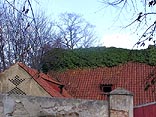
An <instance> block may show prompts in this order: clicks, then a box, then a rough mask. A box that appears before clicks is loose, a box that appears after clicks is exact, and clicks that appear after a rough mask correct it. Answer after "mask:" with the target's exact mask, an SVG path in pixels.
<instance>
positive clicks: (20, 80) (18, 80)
mask: <svg viewBox="0 0 156 117" xmlns="http://www.w3.org/2000/svg"><path fill="white" fill-rule="evenodd" d="M24 80H25V79H20V78H19V76H18V75H16V76H15V78H14V79H9V81H10V82H12V83H13V84H14V85H16V86H18V85H19V84H21V83H22V82H23V81H24Z"/></svg>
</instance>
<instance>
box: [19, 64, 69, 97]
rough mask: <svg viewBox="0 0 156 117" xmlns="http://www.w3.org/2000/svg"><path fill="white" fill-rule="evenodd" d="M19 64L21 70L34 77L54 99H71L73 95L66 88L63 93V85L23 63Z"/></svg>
mask: <svg viewBox="0 0 156 117" xmlns="http://www.w3.org/2000/svg"><path fill="white" fill-rule="evenodd" d="M17 64H18V65H19V66H20V67H21V68H23V69H24V70H25V71H26V72H27V73H28V74H29V75H30V76H32V78H33V79H34V80H35V81H36V82H37V83H38V84H39V85H40V86H41V87H42V88H43V89H44V90H45V91H46V92H47V93H49V94H50V95H51V96H52V97H67V98H69V97H71V95H69V94H68V93H67V91H66V90H65V89H64V88H63V89H62V91H61V89H60V86H63V85H62V84H61V83H59V82H57V81H55V80H53V79H52V78H51V77H50V76H48V75H46V74H44V73H41V72H38V71H37V70H35V69H32V68H29V67H27V66H26V65H24V64H23V63H20V62H18V63H17Z"/></svg>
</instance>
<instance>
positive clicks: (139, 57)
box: [42, 46, 156, 72]
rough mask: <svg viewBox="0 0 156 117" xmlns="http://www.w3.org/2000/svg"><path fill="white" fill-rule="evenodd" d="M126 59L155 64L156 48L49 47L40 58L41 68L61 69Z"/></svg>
mask: <svg viewBox="0 0 156 117" xmlns="http://www.w3.org/2000/svg"><path fill="white" fill-rule="evenodd" d="M128 61H133V62H140V63H146V64H148V65H152V66H153V65H156V48H155V46H149V47H148V48H147V49H142V50H128V49H122V48H115V47H110V48H106V47H92V48H79V49H73V50H71V49H70V50H69V49H58V48H55V49H51V50H50V51H48V52H47V53H46V54H45V55H44V57H43V60H42V70H43V72H47V71H48V70H54V71H62V70H66V69H76V68H95V67H113V66H117V65H119V64H121V63H126V62H128Z"/></svg>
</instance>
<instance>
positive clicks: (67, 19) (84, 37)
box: [57, 13, 96, 49]
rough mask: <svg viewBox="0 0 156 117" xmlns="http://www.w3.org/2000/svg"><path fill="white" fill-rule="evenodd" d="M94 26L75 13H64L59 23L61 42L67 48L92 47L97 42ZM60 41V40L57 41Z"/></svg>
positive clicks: (58, 29)
mask: <svg viewBox="0 0 156 117" xmlns="http://www.w3.org/2000/svg"><path fill="white" fill-rule="evenodd" d="M94 28H95V27H94V26H93V25H91V24H90V23H88V22H87V21H85V20H84V19H83V18H82V17H81V16H80V15H77V14H75V13H63V14H61V15H60V20H59V22H58V23H57V31H58V35H59V38H57V39H60V42H61V43H62V45H63V46H64V47H65V48H68V49H74V48H79V47H84V48H86V47H90V46H91V45H92V44H93V42H95V40H96V37H95V33H94ZM57 41H58V40H57Z"/></svg>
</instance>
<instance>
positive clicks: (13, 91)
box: [8, 87, 26, 95]
mask: <svg viewBox="0 0 156 117" xmlns="http://www.w3.org/2000/svg"><path fill="white" fill-rule="evenodd" d="M8 94H18V95H26V93H25V92H24V91H22V90H21V89H19V88H18V87H15V88H13V89H12V90H10V91H9V92H8Z"/></svg>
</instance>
